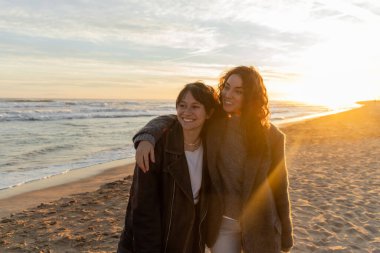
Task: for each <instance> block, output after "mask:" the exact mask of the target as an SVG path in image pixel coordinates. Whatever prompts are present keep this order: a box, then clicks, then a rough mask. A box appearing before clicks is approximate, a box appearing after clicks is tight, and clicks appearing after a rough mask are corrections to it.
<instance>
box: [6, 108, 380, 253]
mask: <svg viewBox="0 0 380 253" xmlns="http://www.w3.org/2000/svg"><path fill="white" fill-rule="evenodd" d="M379 126H380V103H377V104H376V103H375V102H369V103H367V104H366V106H364V107H362V108H358V109H354V110H351V111H348V112H343V113H339V114H335V115H329V116H325V117H321V118H317V119H311V120H307V121H303V122H298V123H292V124H289V125H285V126H282V127H281V129H282V130H283V131H284V132H285V133H286V134H287V163H288V169H289V180H290V195H291V202H292V211H293V213H292V215H293V223H294V235H295V246H294V248H293V250H292V252H380V251H379V250H377V249H380V232H379V228H380V218H379V213H380V202H379V196H380V159H379V157H380V130H379V129H380V127H379ZM132 170H133V164H130V165H128V166H118V167H116V168H112V169H109V170H106V171H104V172H102V173H101V174H99V175H96V176H92V177H89V178H85V179H81V180H79V181H76V182H71V183H67V184H64V185H58V186H54V187H50V188H46V189H40V190H37V191H32V192H27V193H23V194H20V195H17V196H13V197H10V198H8V199H2V200H0V207H1V212H0V217H3V218H2V219H1V220H0V252H115V250H116V245H117V242H118V237H119V234H120V232H121V229H122V226H123V222H124V213H125V208H126V205H127V199H128V193H129V187H130V185H131V174H132ZM99 187H100V188H99ZM25 208H29V209H26V210H24V209H25Z"/></svg>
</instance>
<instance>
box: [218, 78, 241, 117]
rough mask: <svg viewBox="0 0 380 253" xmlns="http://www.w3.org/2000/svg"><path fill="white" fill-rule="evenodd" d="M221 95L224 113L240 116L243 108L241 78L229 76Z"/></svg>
mask: <svg viewBox="0 0 380 253" xmlns="http://www.w3.org/2000/svg"><path fill="white" fill-rule="evenodd" d="M221 94H222V104H223V109H224V111H225V112H227V113H230V114H236V115H240V114H241V109H242V106H243V80H242V79H241V77H240V76H238V75H236V74H232V75H230V77H229V78H228V79H227V81H226V82H225V84H224V87H223V90H222V92H221Z"/></svg>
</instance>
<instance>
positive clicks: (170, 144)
mask: <svg viewBox="0 0 380 253" xmlns="http://www.w3.org/2000/svg"><path fill="white" fill-rule="evenodd" d="M183 142H184V139H183V131H182V126H181V124H180V123H179V122H178V120H176V122H175V123H174V124H173V126H172V127H171V128H170V129H169V132H168V135H167V137H166V145H165V151H166V152H169V153H172V154H176V155H181V154H184V152H185V151H184V148H183Z"/></svg>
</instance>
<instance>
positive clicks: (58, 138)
mask: <svg viewBox="0 0 380 253" xmlns="http://www.w3.org/2000/svg"><path fill="white" fill-rule="evenodd" d="M270 108H271V113H272V115H271V120H272V122H274V123H281V122H284V121H287V120H294V119H299V118H301V117H308V116H313V115H317V114H321V113H328V112H331V109H329V108H328V107H326V106H317V105H307V104H303V103H296V102H289V101H273V102H272V103H271V104H270ZM168 113H175V102H174V101H171V100H165V101H163V100H15V99H0V178H1V180H0V190H2V189H7V188H11V187H17V186H18V185H21V184H24V183H27V182H30V181H35V180H41V179H43V178H47V177H51V176H54V175H58V174H62V173H67V172H69V171H71V170H75V169H80V168H84V167H88V166H92V165H96V164H101V163H105V162H110V161H114V160H120V159H128V158H133V157H134V148H133V144H132V136H133V135H134V134H135V133H136V131H137V130H138V129H139V128H140V127H142V126H143V125H144V124H145V123H147V122H148V121H149V120H150V119H152V118H154V117H155V116H158V115H162V114H168Z"/></svg>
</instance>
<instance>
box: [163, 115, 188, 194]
mask: <svg viewBox="0 0 380 253" xmlns="http://www.w3.org/2000/svg"><path fill="white" fill-rule="evenodd" d="M165 152H166V153H168V156H167V157H168V161H167V171H168V172H169V173H170V174H171V176H172V177H173V179H174V181H175V182H176V184H177V185H178V187H179V188H180V189H181V190H182V191H183V192H184V194H185V195H186V197H188V198H189V199H190V200H191V201H194V198H193V190H192V188H191V181H190V174H189V167H188V165H187V160H186V156H185V151H184V148H183V132H182V127H181V125H180V123H179V122H176V124H175V125H174V126H173V127H172V128H171V129H170V130H169V132H168V135H167V137H166V146H165Z"/></svg>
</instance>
